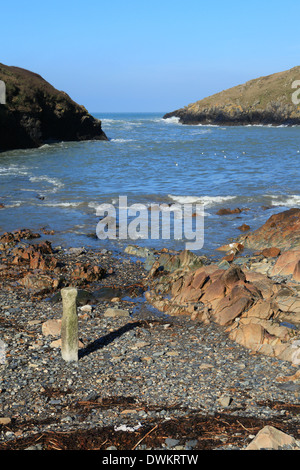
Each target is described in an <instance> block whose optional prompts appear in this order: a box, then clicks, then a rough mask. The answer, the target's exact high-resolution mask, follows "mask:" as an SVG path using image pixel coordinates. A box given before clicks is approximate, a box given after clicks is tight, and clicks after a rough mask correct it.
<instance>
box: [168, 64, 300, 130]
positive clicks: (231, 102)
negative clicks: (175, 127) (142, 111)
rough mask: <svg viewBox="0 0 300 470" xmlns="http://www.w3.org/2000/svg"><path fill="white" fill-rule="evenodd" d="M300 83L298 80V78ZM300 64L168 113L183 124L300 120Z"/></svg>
mask: <svg viewBox="0 0 300 470" xmlns="http://www.w3.org/2000/svg"><path fill="white" fill-rule="evenodd" d="M297 81H298V83H295V82H297ZM297 86H298V87H299V86H300V66H297V67H294V68H292V69H290V70H287V71H285V72H279V73H275V74H273V75H268V76H265V77H260V78H256V79H254V80H250V81H248V82H246V83H244V84H243V85H238V86H235V87H233V88H230V89H228V90H225V91H221V92H220V93H217V94H215V95H212V96H209V97H207V98H204V99H203V100H200V101H196V102H195V103H192V104H189V105H188V106H185V107H184V108H181V109H178V110H176V111H173V112H171V113H167V114H166V115H165V116H164V118H165V119H167V118H170V117H178V118H179V119H180V122H181V123H183V124H223V125H247V124H266V125H267V124H271V125H298V124H300V104H299V101H300V100H299V96H300V90H299V88H298V91H297V88H295V87H297Z"/></svg>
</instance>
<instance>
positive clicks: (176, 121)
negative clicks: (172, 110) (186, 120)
mask: <svg viewBox="0 0 300 470" xmlns="http://www.w3.org/2000/svg"><path fill="white" fill-rule="evenodd" d="M162 121H163V122H165V123H166V124H181V123H180V122H179V117H176V116H172V117H169V118H166V119H162Z"/></svg>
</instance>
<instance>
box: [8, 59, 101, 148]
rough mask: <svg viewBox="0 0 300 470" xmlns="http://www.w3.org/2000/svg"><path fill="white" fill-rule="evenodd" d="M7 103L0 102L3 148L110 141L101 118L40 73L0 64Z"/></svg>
mask: <svg viewBox="0 0 300 470" xmlns="http://www.w3.org/2000/svg"><path fill="white" fill-rule="evenodd" d="M0 80H2V81H3V82H4V83H5V86H6V104H0V151H5V150H12V149H21V148H35V147H39V146H41V145H43V144H44V143H46V142H53V141H54V142H55V141H79V140H108V138H107V136H106V135H105V133H104V132H103V130H102V127H101V121H100V120H98V119H95V118H94V117H93V116H91V115H90V114H89V113H88V112H87V110H86V109H85V108H84V107H83V106H80V105H78V104H77V103H75V102H74V101H73V100H72V99H71V98H70V97H69V96H68V95H67V94H66V93H64V92H62V91H58V90H56V89H55V88H54V87H53V86H52V85H50V84H49V83H48V82H46V80H44V79H43V78H42V77H41V76H40V75H37V74H35V73H33V72H30V71H28V70H25V69H21V68H18V67H9V66H6V65H3V64H0Z"/></svg>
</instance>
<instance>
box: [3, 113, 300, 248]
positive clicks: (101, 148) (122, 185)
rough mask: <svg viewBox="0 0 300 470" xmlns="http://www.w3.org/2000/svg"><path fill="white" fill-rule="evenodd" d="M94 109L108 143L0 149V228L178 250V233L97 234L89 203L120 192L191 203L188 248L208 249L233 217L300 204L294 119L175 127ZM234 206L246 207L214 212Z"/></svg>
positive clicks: (252, 217)
mask: <svg viewBox="0 0 300 470" xmlns="http://www.w3.org/2000/svg"><path fill="white" fill-rule="evenodd" d="M94 115H95V116H96V117H99V118H101V119H102V127H103V130H104V131H105V133H106V134H107V136H108V138H109V139H110V140H109V141H108V142H103V141H99V142H96V141H88V142H61V143H55V144H51V145H44V146H42V147H41V148H39V149H30V150H16V151H10V152H5V153H2V154H0V184H1V192H0V203H3V204H4V205H5V208H4V209H2V210H0V231H1V232H4V231H10V230H15V229H18V228H31V229H32V230H35V231H39V230H40V229H41V228H42V227H47V228H48V229H53V230H54V231H55V236H52V237H50V236H47V237H46V238H47V239H49V240H51V241H52V243H53V246H55V245H62V246H65V247H68V246H89V247H97V248H99V247H100V248H107V249H113V250H117V251H118V250H123V249H124V247H125V246H126V244H140V245H146V246H149V247H153V248H161V247H167V248H172V249H184V248H185V246H186V239H184V232H183V238H182V239H175V238H174V236H172V234H171V236H170V237H169V239H167V238H166V237H163V236H161V237H160V238H159V239H153V238H151V237H150V238H148V239H143V240H132V239H130V238H129V239H127V240H124V239H121V240H120V239H116V240H110V239H106V240H100V239H99V238H97V236H96V227H97V224H98V222H99V214H98V215H97V213H96V208H97V207H98V206H99V205H102V204H104V203H106V204H112V205H113V207H116V210H117V208H118V201H119V197H120V196H123V197H125V196H126V197H127V203H128V206H132V205H133V204H142V205H143V207H149V206H150V205H151V204H159V205H160V204H162V203H165V204H169V205H172V204H175V203H176V204H194V205H195V204H198V205H201V207H203V209H204V218H203V219H204V244H203V246H202V248H201V250H198V251H197V252H198V253H201V254H209V255H216V254H217V253H216V251H215V250H216V248H217V247H218V246H220V245H222V244H225V243H227V242H228V241H230V240H231V239H234V238H235V237H238V236H239V235H240V234H241V232H240V231H239V230H238V227H239V226H240V225H242V224H244V223H245V224H248V225H249V226H250V227H251V230H254V229H256V228H258V227H259V226H261V225H262V224H263V223H264V222H265V221H266V220H267V219H268V218H269V217H270V216H271V215H272V214H274V213H278V212H281V211H283V210H286V209H289V208H291V207H300V184H299V183H300V174H299V167H300V128H299V127H268V126H248V127H243V126H238V127H225V126H201V125H199V126H184V125H181V124H180V123H179V122H178V120H177V119H175V118H172V119H168V120H163V119H162V116H163V114H159V113H157V114H153V113H152V114H149V113H143V114H133V113H131V114H103V113H100V114H97V113H94ZM180 207H181V206H180ZM193 207H194V206H193ZM237 207H239V208H240V209H248V210H246V211H243V212H241V213H240V214H232V215H228V216H219V215H217V211H218V210H219V209H221V208H231V209H234V208H237ZM149 213H150V211H149ZM144 217H145V214H144ZM133 219H134V218H133ZM148 222H149V223H150V219H149V220H148Z"/></svg>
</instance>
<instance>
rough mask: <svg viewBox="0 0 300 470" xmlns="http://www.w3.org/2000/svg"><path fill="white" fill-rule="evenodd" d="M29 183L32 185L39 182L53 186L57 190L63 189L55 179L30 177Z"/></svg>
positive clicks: (60, 183)
mask: <svg viewBox="0 0 300 470" xmlns="http://www.w3.org/2000/svg"><path fill="white" fill-rule="evenodd" d="M29 181H31V182H32V183H38V182H41V181H45V182H46V183H49V184H53V186H55V187H57V188H63V187H64V184H63V183H62V182H61V181H59V180H58V179H57V178H49V176H31V177H30V178H29Z"/></svg>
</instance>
